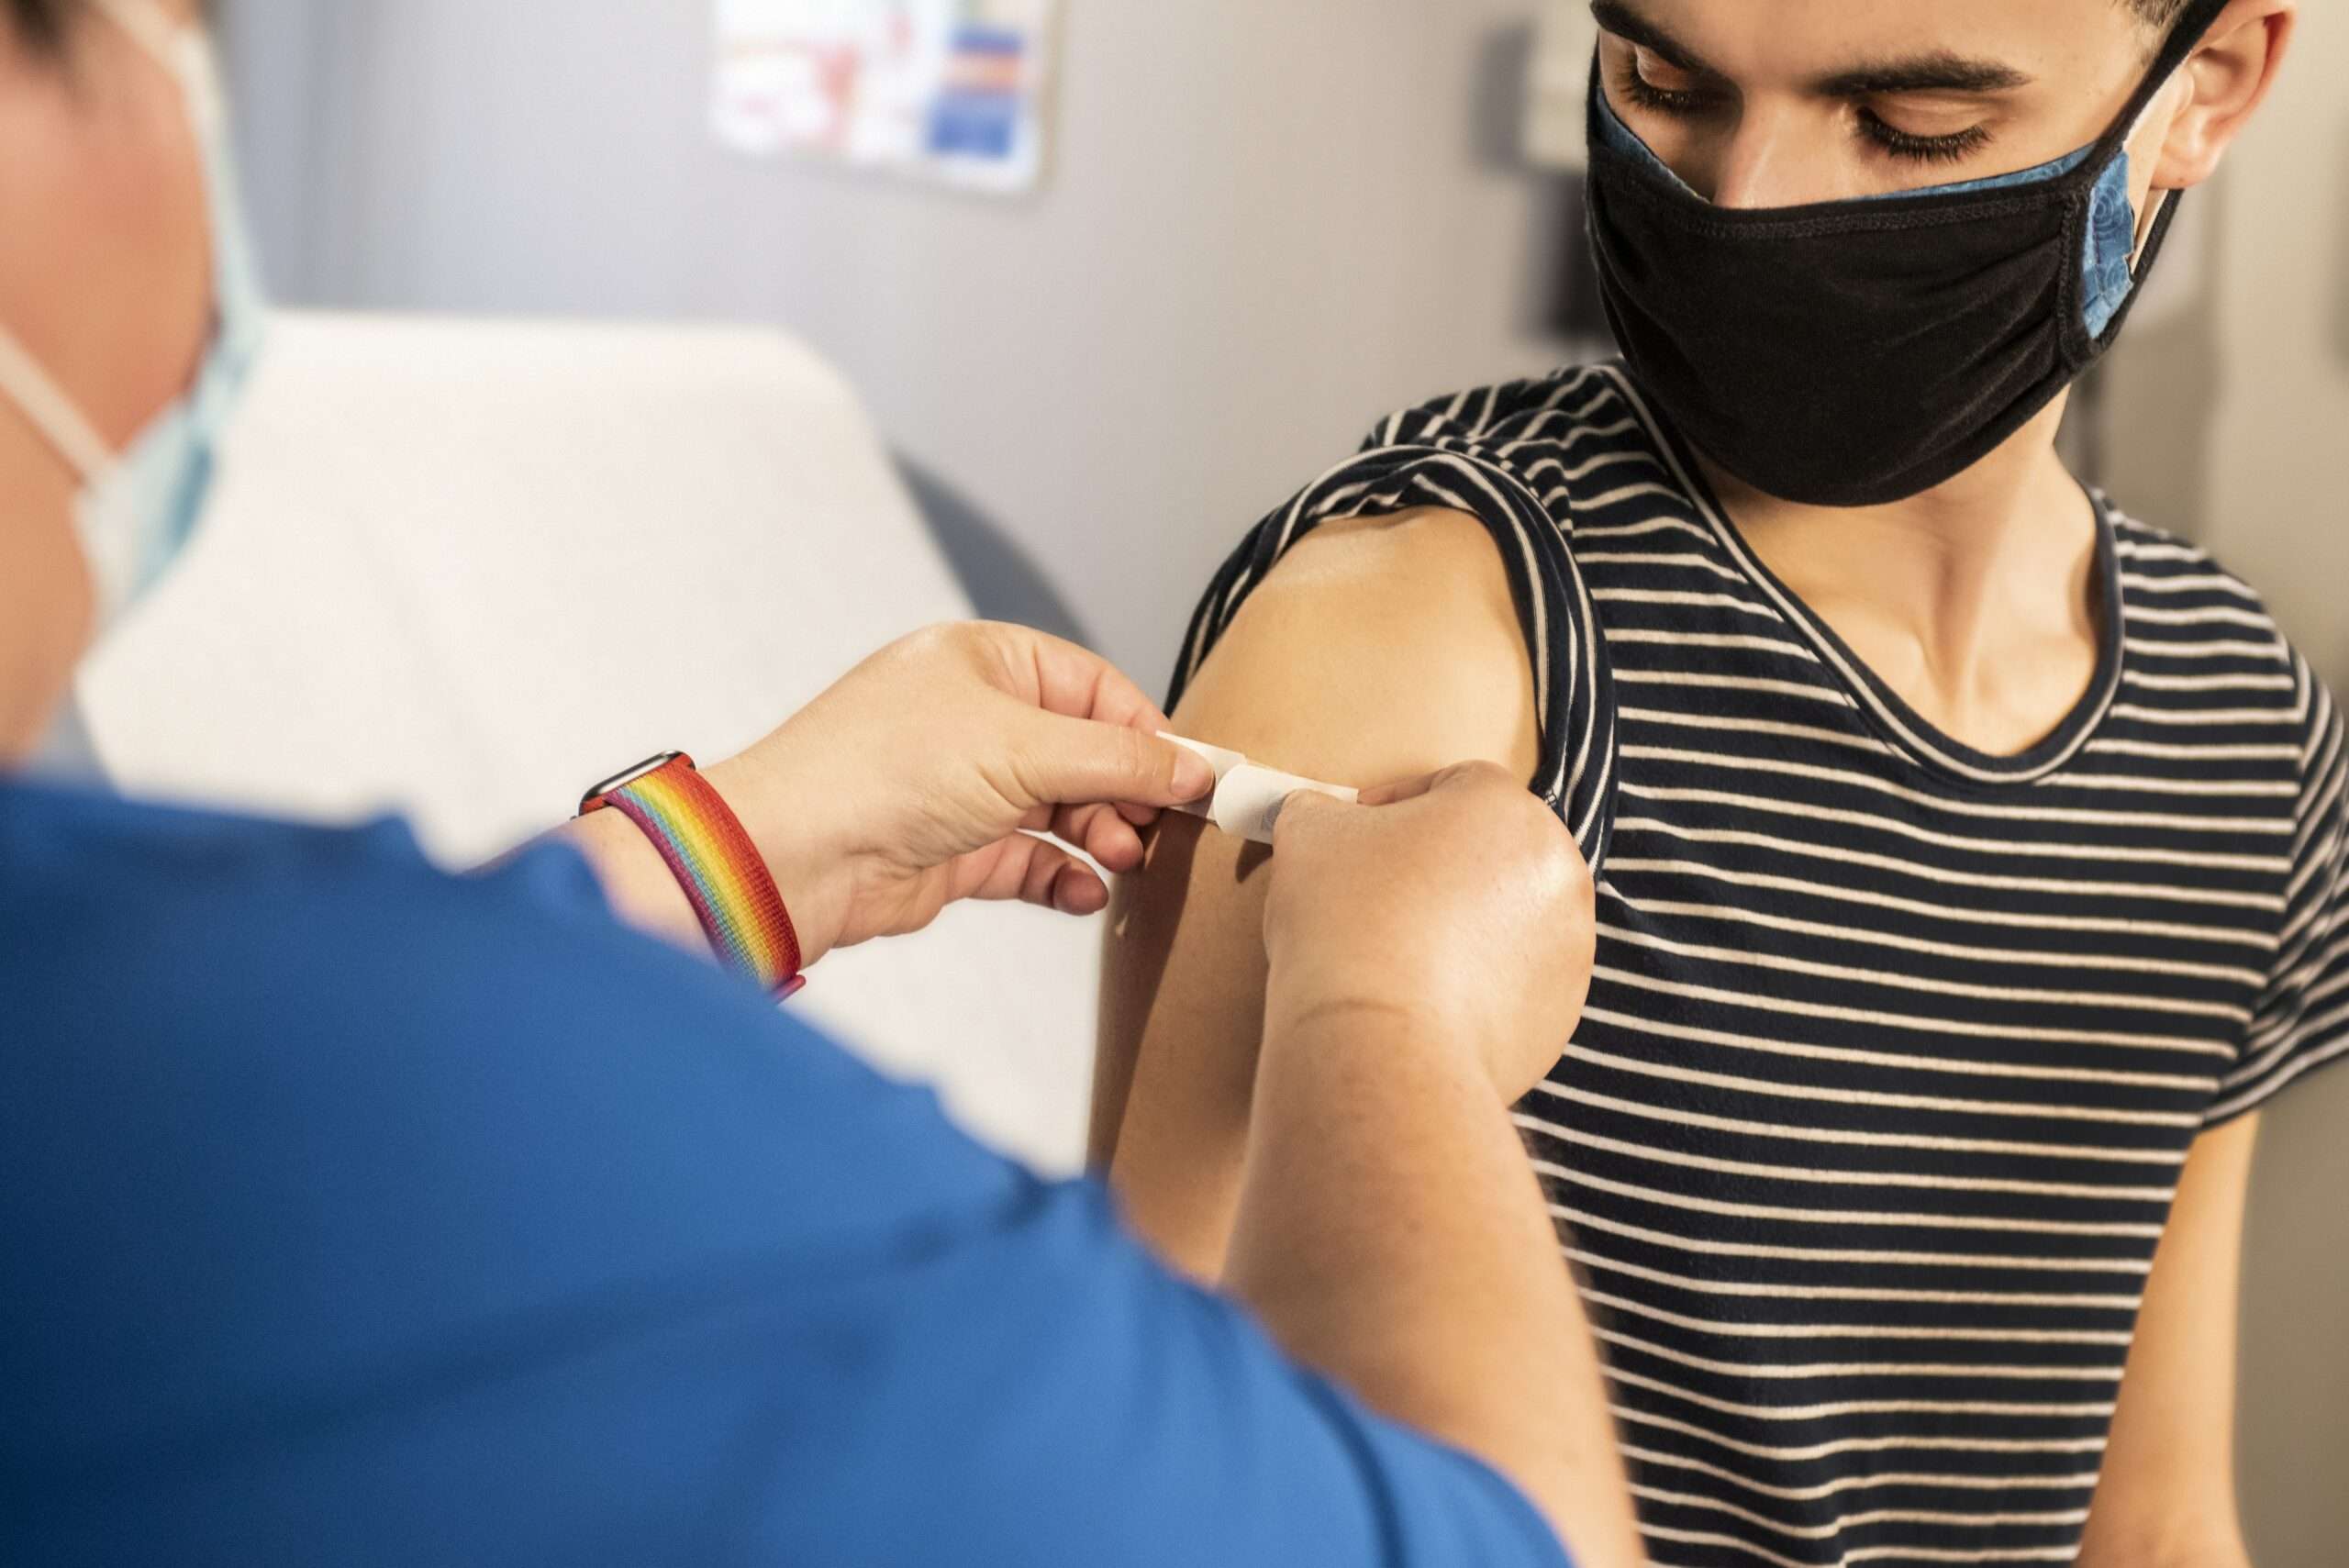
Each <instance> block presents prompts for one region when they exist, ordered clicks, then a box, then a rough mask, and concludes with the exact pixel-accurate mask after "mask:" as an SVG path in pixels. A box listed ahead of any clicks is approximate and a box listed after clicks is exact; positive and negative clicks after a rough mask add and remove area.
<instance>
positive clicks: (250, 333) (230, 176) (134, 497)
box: [0, 0, 268, 634]
mask: <svg viewBox="0 0 2349 1568" xmlns="http://www.w3.org/2000/svg"><path fill="white" fill-rule="evenodd" d="M93 3H94V4H95V6H96V7H97V9H98V10H99V12H100V13H101V14H102V15H104V16H105V17H107V18H108V19H110V20H111V21H112V22H114V23H115V24H116V25H117V26H119V27H120V28H122V29H123V30H124V31H125V32H127V33H128V35H129V36H130V37H131V38H132V39H135V40H136V41H137V42H138V43H139V46H140V47H141V48H143V49H145V50H147V51H148V52H149V53H150V54H151V55H153V56H154V57H155V59H156V60H157V61H160V62H161V65H162V66H163V68H164V69H165V70H166V71H168V72H171V74H172V76H173V79H174V80H175V81H177V82H178V83H179V84H180V92H181V95H182V97H183V99H184V102H185V103H186V106H187V114H188V121H189V124H190V125H191V127H192V128H194V130H195V139H196V143H197V145H198V147H199V148H200V149H201V150H202V153H203V160H204V176H205V184H206V191H207V194H208V203H209V209H210V215H211V225H212V278H213V330H212V339H211V343H210V346H209V347H208V348H207V349H206V352H205V357H204V363H203V365H202V367H201V368H200V369H199V370H198V371H197V373H196V375H195V381H194V382H193V383H192V384H190V386H189V387H188V390H187V391H186V392H185V393H184V394H183V395H181V396H180V397H179V398H178V399H177V400H175V401H174V402H173V404H172V405H171V406H169V407H167V408H165V409H164V410H163V411H162V412H161V413H160V414H158V415H156V416H155V417H154V418H153V419H152V420H150V421H149V423H148V425H147V427H146V428H144V429H142V430H141V431H140V432H139V435H138V436H137V437H136V438H134V439H133V440H132V441H131V443H130V445H129V447H128V449H126V450H123V451H121V452H117V451H115V450H112V449H111V448H110V447H109V446H108V445H107V443H106V440H105V439H104V438H103V437H101V436H100V435H99V433H98V431H97V428H96V427H95V426H94V425H93V424H92V423H91V422H90V420H89V418H88V417H87V416H86V415H84V414H83V412H82V410H81V408H80V407H79V406H77V405H76V404H75V403H74V401H73V399H72V397H71V396H70V395H68V394H67V393H66V392H65V390H64V389H63V388H62V387H61V386H60V385H59V384H58V383H57V381H56V379H55V378H54V377H52V376H51V375H50V373H48V372H47V371H46V370H44V369H43V368H42V367H41V366H40V365H39V363H38V362H36V361H34V359H33V358H32V356H31V355H29V354H28V353H27V352H26V351H25V350H24V348H23V346H22V345H21V344H19V343H18V342H17V339H15V338H14V337H12V336H11V335H10V334H9V333H8V331H7V329H6V328H5V327H0V395H5V396H6V398H7V399H8V400H9V401H11V402H13V403H15V404H16V405H17V407H19V408H20V409H22V410H23V411H24V414H25V416H26V417H28V419H30V420H31V421H32V424H33V427H34V428H36V429H38V430H39V431H40V432H41V434H42V435H43V436H44V437H46V438H47V439H48V440H49V441H50V444H51V445H52V446H54V447H55V448H56V449H57V450H58V452H59V454H60V455H61V456H62V457H63V458H64V460H65V461H66V462H68V463H70V464H72V467H73V469H74V471H75V472H76V473H78V474H79V475H80V476H81V480H82V488H81V492H80V495H78V496H77V498H76V500H75V505H74V513H75V522H76V524H77V527H78V528H79V531H80V534H81V540H82V549H83V552H84V554H85V555H86V556H87V557H88V559H89V562H90V571H91V575H92V577H93V578H94V579H95V582H96V584H97V597H98V606H97V621H98V628H99V631H100V633H101V634H103V633H104V632H105V631H106V629H107V628H110V627H112V626H113V625H114V624H115V623H116V622H117V621H118V620H119V619H120V617H121V616H122V614H123V613H124V612H125V611H126V610H128V608H129V607H130V606H131V605H132V604H133V603H135V602H136V601H137V600H138V599H139V597H140V596H141V595H144V594H145V593H146V592H147V591H148V590H149V589H150V588H152V587H153V586H154V585H155V584H156V583H157V582H158V581H160V580H161V577H162V576H163V574H164V573H165V572H166V571H167V570H168V569H169V568H170V566H171V564H172V562H173V561H174V560H176V559H177V558H178V557H179V555H180V553H181V552H182V550H184V549H185V548H186V545H187V541H188V539H189V538H190V536H191V535H193V534H194V532H195V526H196V524H197V523H198V521H200V520H201V519H202V517H203V514H204V507H205V503H206V499H207V498H208V497H209V495H210V494H211V488H212V479H213V473H214V469H215V467H216V465H217V452H218V450H219V445H220V439H221V435H222V432H223V431H224V430H225V429H226V428H227V426H228V418H229V416H230V414H231V413H232V412H233V410H234V409H235V407H236V405H237V400H238V396H239V393H240V392H241V390H242V388H243V386H244V383H245V379H246V376H247V374H248V373H249V372H250V370H251V367H252V362H253V360H254V358H255V356H256V354H257V352H258V351H259V348H260V342H261V337H262V328H263V326H264V324H265V322H266V320H267V317H268V311H267V307H266V306H265V305H264V303H263V301H262V292H261V284H260V280H259V276H258V274H257V272H256V271H255V269H254V266H253V261H252V253H251V250H250V244H249V241H248V239H247V237H246V233H245V228H244V224H243V221H242V217H241V215H240V209H239V199H238V192H237V182H236V171H235V166H234V163H233V161H232V160H231V158H230V153H229V146H228V115H227V110H226V106H225V103H224V101H223V98H222V95H221V90H220V78H219V72H218V69H217V65H216V64H215V62H214V61H213V56H212V50H211V45H210V42H209V40H208V39H206V37H205V35H204V33H203V31H202V30H201V29H200V28H190V27H183V26H181V25H179V24H178V23H176V22H174V21H173V20H172V19H171V18H170V17H167V16H166V15H165V14H164V13H163V12H162V10H161V8H160V7H158V6H156V5H155V4H154V0H93Z"/></svg>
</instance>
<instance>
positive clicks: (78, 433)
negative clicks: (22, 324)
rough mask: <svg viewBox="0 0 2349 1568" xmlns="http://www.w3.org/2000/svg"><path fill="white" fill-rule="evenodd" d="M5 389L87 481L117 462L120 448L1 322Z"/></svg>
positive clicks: (1, 387)
mask: <svg viewBox="0 0 2349 1568" xmlns="http://www.w3.org/2000/svg"><path fill="white" fill-rule="evenodd" d="M0 394H5V395H6V396H7V397H8V398H9V399H10V400H12V401H13V402H14V403H15V404H16V405H17V407H19V408H21V409H23V410H24V414H25V417H26V418H28V419H29V420H31V421H32V426H33V428H35V429H36V430H39V432H40V433H41V435H42V436H43V437H44V438H46V439H47V440H48V441H49V444H50V446H52V447H55V448H56V449H57V455H58V456H60V457H61V458H63V459H64V460H65V461H66V462H68V463H69V464H71V465H72V469H73V472H74V473H76V474H78V475H80V476H81V479H82V481H83V484H90V483H93V482H95V480H96V479H97V477H98V476H99V475H100V474H102V473H106V471H107V470H109V469H111V468H112V467H114V465H115V453H114V449H113V448H112V447H110V446H108V445H107V444H106V438H105V437H104V436H102V435H100V434H98V431H97V427H96V426H95V425H93V424H91V423H90V421H89V420H88V419H86V418H84V417H83V415H82V411H81V410H80V409H79V408H76V407H75V406H73V400H72V398H70V397H68V396H66V395H65V392H64V389H63V388H62V387H60V386H59V385H58V384H57V383H56V382H55V381H54V380H52V379H50V373H48V372H47V371H45V370H43V369H41V367H40V365H39V361H36V360H34V358H33V357H32V355H30V354H28V353H27V352H26V351H25V347H24V345H23V344H21V343H19V342H17V339H16V338H15V336H14V335H13V334H11V333H10V332H9V331H8V329H7V328H5V327H0Z"/></svg>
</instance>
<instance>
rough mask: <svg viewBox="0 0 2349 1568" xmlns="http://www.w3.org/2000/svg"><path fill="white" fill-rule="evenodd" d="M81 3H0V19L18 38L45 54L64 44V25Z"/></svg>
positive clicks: (12, 0)
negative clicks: (4, 21) (3, 20)
mask: <svg viewBox="0 0 2349 1568" xmlns="http://www.w3.org/2000/svg"><path fill="white" fill-rule="evenodd" d="M81 4H82V0H0V19H5V20H6V22H7V24H8V25H9V26H10V27H11V28H13V29H14V30H15V32H16V34H17V38H19V39H23V40H24V41H25V42H26V43H27V44H28V45H30V46H31V47H32V48H34V49H36V50H41V51H43V52H44V53H46V52H48V51H50V50H55V49H57V48H59V47H60V46H61V45H62V44H63V43H64V41H65V33H66V24H67V22H68V21H70V20H71V19H72V14H73V12H75V11H76V10H78V9H80V7H81Z"/></svg>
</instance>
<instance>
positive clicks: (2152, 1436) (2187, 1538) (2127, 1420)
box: [2079, 1116, 2259, 1568]
mask: <svg viewBox="0 0 2349 1568" xmlns="http://www.w3.org/2000/svg"><path fill="white" fill-rule="evenodd" d="M2258 1131H2259V1118H2257V1117H2255V1116H2253V1117H2245V1118H2241V1119H2239V1120H2237V1121H2233V1122H2231V1123H2229V1124H2227V1125H2226V1126H2224V1127H2221V1128H2220V1129H2217V1130H2215V1131H2211V1132H2207V1133H2204V1134H2203V1135H2202V1137H2201V1138H2200V1139H2199V1140H2196V1142H2195V1145H2194V1150H2193V1152H2192V1153H2191V1154H2190V1155H2189V1156H2188V1160H2187V1163H2186V1170H2185V1173H2183V1175H2181V1176H2180V1178H2179V1180H2178V1185H2177V1198H2176V1203H2175V1205H2174V1206H2173V1207H2172V1208H2171V1211H2170V1218H2169V1223H2168V1225H2167V1226H2166V1227H2165V1229H2163V1232H2162V1240H2161V1246H2160V1248H2159V1250H2158V1251H2156V1253H2155V1255H2154V1272H2153V1274H2152V1276H2151V1278H2150V1279H2149V1280H2148V1281H2147V1282H2146V1286H2145V1302H2144V1306H2143V1309H2142V1310H2141V1311H2140V1313H2139V1316H2138V1320H2137V1331H2136V1337H2135V1339H2134V1340H2133V1341H2132V1345H2131V1347H2130V1351H2129V1365H2128V1371H2127V1372H2126V1373H2124V1374H2123V1375H2122V1378H2121V1406H2120V1409H2119V1411H2118V1413H2117V1414H2116V1415H2115V1417H2114V1418H2113V1423H2112V1435H2111V1438H2110V1441H2109V1442H2108V1444H2107V1446H2106V1448H2105V1454H2104V1468H2103V1473H2102V1475H2101V1476H2100V1478H2099V1481H2098V1484H2097V1493H2096V1501H2095V1503H2094V1505H2093V1506H2092V1507H2091V1508H2090V1509H2089V1514H2088V1526H2087V1539H2086V1540H2085V1541H2084V1543H2083V1545H2082V1548H2081V1551H2080V1558H2079V1561H2080V1562H2081V1563H2082V1564H2083V1568H2107V1565H2110V1568H2170V1565H2172V1564H2176V1565H2177V1568H2243V1565H2244V1564H2246V1563H2247V1562H2248V1561H2249V1559H2248V1558H2247V1557H2246V1556H2245V1555H2244V1552H2243V1544H2242V1538H2241V1534H2240V1526H2239V1523H2238V1519H2237V1515H2236V1509H2235V1489H2234V1400H2235V1326H2236V1307H2235V1296H2236V1288H2237V1284H2238V1282H2239V1280H2240V1277H2241V1273H2242V1271H2241V1255H2242V1251H2243V1208H2244V1203H2245V1200H2246V1198H2247V1197H2248V1195H2249V1193H2250V1188H2251V1163H2252V1151H2253V1148H2254V1144H2255V1143H2256V1141H2257V1139H2258Z"/></svg>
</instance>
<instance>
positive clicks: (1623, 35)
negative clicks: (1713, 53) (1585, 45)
mask: <svg viewBox="0 0 2349 1568" xmlns="http://www.w3.org/2000/svg"><path fill="white" fill-rule="evenodd" d="M1590 14H1591V16H1592V17H1595V18H1596V19H1597V20H1598V25H1599V26H1600V27H1602V28H1606V29H1607V30H1608V31H1609V32H1610V33H1613V34H1614V35H1615V36H1616V37H1617V38H1619V39H1622V40H1623V41H1624V42H1625V43H1628V44H1633V45H1636V46H1638V47H1639V48H1641V49H1643V50H1647V51H1648V52H1649V53H1651V54H1653V55H1655V56H1657V57H1658V58H1660V59H1662V60H1663V61H1664V63H1665V64H1667V65H1669V66H1671V67H1672V68H1673V69H1674V70H1675V71H1686V72H1688V73H1689V74H1690V75H1692V76H1719V75H1720V72H1718V71H1716V70H1714V69H1713V68H1712V67H1711V66H1709V65H1708V64H1706V63H1705V58H1704V56H1702V55H1700V54H1698V52H1697V51H1696V50H1693V49H1690V48H1689V47H1688V46H1687V44H1685V43H1682V42H1681V41H1680V40H1679V39H1676V38H1674V37H1673V36H1672V34H1671V32H1670V31H1669V30H1668V29H1667V28H1665V27H1664V24H1663V23H1661V22H1653V21H1650V20H1649V19H1648V18H1647V17H1642V16H1641V15H1640V14H1639V13H1638V12H1637V11H1634V10H1633V9H1631V6H1627V5H1625V4H1624V3H1623V0H1591V6H1590Z"/></svg>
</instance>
